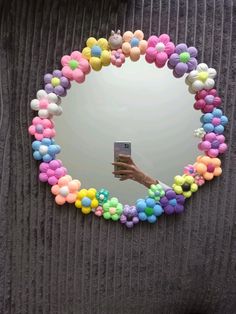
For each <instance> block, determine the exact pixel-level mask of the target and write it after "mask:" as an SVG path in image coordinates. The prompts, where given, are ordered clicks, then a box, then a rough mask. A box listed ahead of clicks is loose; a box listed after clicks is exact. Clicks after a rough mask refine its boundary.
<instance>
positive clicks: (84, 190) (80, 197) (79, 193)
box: [77, 189, 87, 200]
mask: <svg viewBox="0 0 236 314" xmlns="http://www.w3.org/2000/svg"><path fill="white" fill-rule="evenodd" d="M85 196H87V190H86V189H82V190H80V191H79V192H78V194H77V197H78V198H79V199H81V200H82V198H84V197H85Z"/></svg>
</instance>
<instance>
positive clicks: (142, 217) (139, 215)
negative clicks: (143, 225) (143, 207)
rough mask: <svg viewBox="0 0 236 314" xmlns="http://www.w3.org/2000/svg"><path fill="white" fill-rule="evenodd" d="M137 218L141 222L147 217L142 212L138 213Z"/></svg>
mask: <svg viewBox="0 0 236 314" xmlns="http://www.w3.org/2000/svg"><path fill="white" fill-rule="evenodd" d="M138 217H139V219H140V220H141V221H145V220H147V215H146V214H145V213H144V212H141V213H138Z"/></svg>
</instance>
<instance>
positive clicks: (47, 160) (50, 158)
mask: <svg viewBox="0 0 236 314" xmlns="http://www.w3.org/2000/svg"><path fill="white" fill-rule="evenodd" d="M51 160H53V158H52V156H50V155H49V154H46V155H44V156H43V161H44V162H49V161H51Z"/></svg>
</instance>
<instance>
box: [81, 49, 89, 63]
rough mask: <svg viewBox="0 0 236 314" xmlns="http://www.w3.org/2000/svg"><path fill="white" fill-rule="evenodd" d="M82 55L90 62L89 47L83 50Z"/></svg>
mask: <svg viewBox="0 0 236 314" xmlns="http://www.w3.org/2000/svg"><path fill="white" fill-rule="evenodd" d="M82 55H83V56H84V58H85V59H87V60H89V59H90V58H91V49H90V48H89V47H85V48H84V49H83V50H82Z"/></svg>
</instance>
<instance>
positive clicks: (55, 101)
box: [47, 93, 58, 104]
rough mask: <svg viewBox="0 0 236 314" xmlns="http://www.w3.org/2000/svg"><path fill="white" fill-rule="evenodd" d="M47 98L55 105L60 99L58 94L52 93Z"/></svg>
mask: <svg viewBox="0 0 236 314" xmlns="http://www.w3.org/2000/svg"><path fill="white" fill-rule="evenodd" d="M47 97H48V101H49V102H50V103H55V104H57V103H58V97H57V95H56V94H54V93H50V94H48V95H47Z"/></svg>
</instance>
